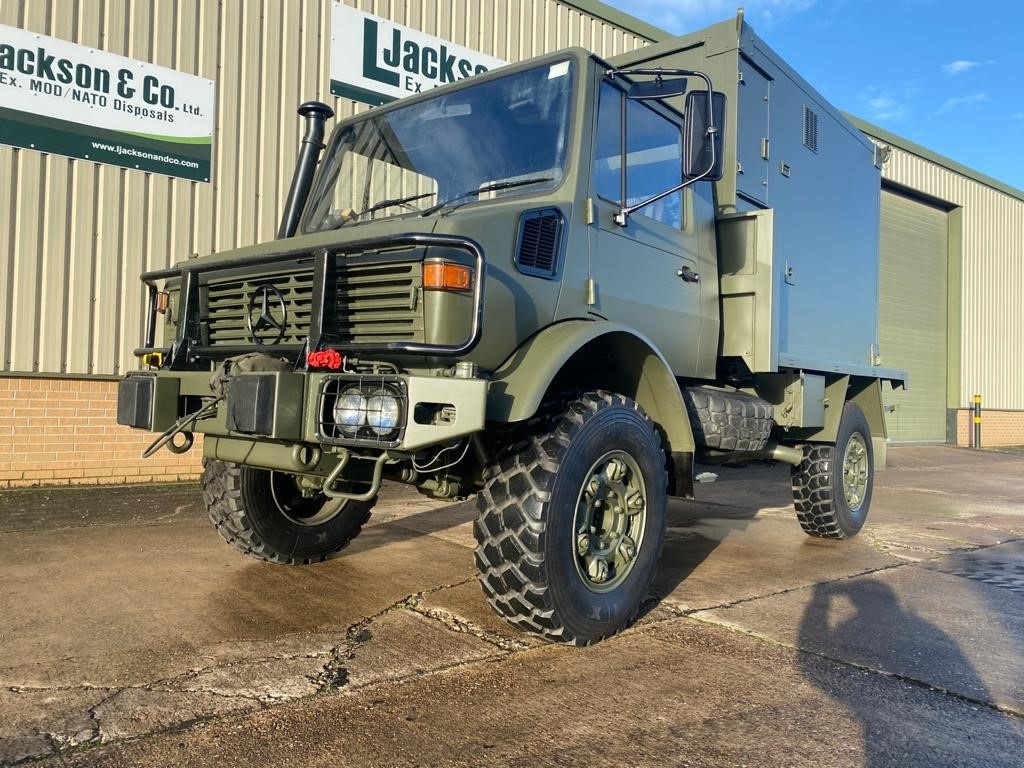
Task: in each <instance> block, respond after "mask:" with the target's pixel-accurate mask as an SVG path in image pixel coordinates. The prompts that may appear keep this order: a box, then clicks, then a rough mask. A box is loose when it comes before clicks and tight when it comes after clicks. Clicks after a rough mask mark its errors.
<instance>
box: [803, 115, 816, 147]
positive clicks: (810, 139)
mask: <svg viewBox="0 0 1024 768" xmlns="http://www.w3.org/2000/svg"><path fill="white" fill-rule="evenodd" d="M804 146H805V147H807V148H808V149H809V150H811V152H814V153H817V151H818V113H817V112H815V111H814V110H813V109H810V108H808V107H806V106H805V107H804Z"/></svg>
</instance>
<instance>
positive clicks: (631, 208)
mask: <svg viewBox="0 0 1024 768" xmlns="http://www.w3.org/2000/svg"><path fill="white" fill-rule="evenodd" d="M662 72H664V73H666V74H670V75H687V76H691V75H693V76H696V77H699V78H700V79H701V80H703V81H704V83H705V85H707V87H708V116H709V119H710V120H711V124H710V125H709V126H708V134H710V135H711V136H714V135H715V134H716V133H718V126H717V125H715V110H714V101H713V99H712V90H713V86H712V84H711V78H710V77H708V76H707V75H705V74H704V73H703V72H696V71H690V70H688V69H669V70H660V69H610V70H608V71H607V72H605V75H606V76H608V77H612V78H614V77H615V75H617V74H631V75H653V74H659V73H662ZM716 161H717V158H716V157H715V142H714V141H712V142H711V163H710V164H709V165H708V167H707V169H706V170H705V171H704V172H703V173H701V174H700V175H699V176H694V177H693V178H692V179H687V180H686V181H684V182H683V183H682V184H677V185H676V186H674V187H672V188H671V189H666V190H665V191H664V192H659V193H658V194H657V195H655V196H654V197H649V198H647V199H646V200H641V201H640V202H639V203H637V204H636V205H628V206H623V207H622V208H620V209H619V212H618V213H616V214H615V218H614V221H615V223H616V224H618V225H619V226H620V227H624V226H626V224H628V223H629V217H630V215H632V214H633V213H635V212H636V211H638V210H640V209H641V208H644V207H646V206H648V205H650V204H651V203H656V202H658V201H659V200H661V198H663V197H668V196H669V195H672V194H675V193H676V192H680V191H682V190H684V189H686V187H688V186H690V185H691V184H696V183H697V182H698V181H700V180H701V179H703V178H705V177H706V176H708V175H709V174H710V173H711V172H712V171H713V170H715V163H716ZM623 165H625V164H623ZM623 171H625V167H623Z"/></svg>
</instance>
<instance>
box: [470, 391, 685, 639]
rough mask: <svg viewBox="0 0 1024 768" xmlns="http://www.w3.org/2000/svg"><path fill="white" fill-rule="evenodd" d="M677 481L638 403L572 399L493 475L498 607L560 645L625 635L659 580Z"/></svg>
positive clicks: (489, 565)
mask: <svg viewBox="0 0 1024 768" xmlns="http://www.w3.org/2000/svg"><path fill="white" fill-rule="evenodd" d="M542 423H544V422H542ZM666 483H667V479H666V475H665V455H664V452H663V451H662V447H661V440H660V438H659V436H658V433H657V432H656V431H655V429H654V425H653V424H652V422H651V420H650V419H649V418H648V417H647V414H646V413H644V411H643V409H641V408H640V406H639V405H637V403H635V402H634V401H632V400H630V399H629V398H625V397H622V396H620V395H615V394H612V393H609V392H602V391H597V392H590V393H586V394H583V395H581V396H579V397H578V398H576V399H574V400H572V401H570V402H569V404H568V406H567V407H566V408H565V409H564V410H563V411H562V413H561V414H559V415H558V416H556V417H554V418H553V419H551V420H549V421H547V422H546V425H545V426H544V427H543V428H542V429H541V431H540V434H535V435H533V436H530V437H529V438H527V440H526V441H525V442H522V443H519V444H518V445H517V446H515V448H513V449H512V450H510V451H509V452H508V453H507V454H506V455H505V456H503V457H502V458H501V460H500V461H499V462H498V463H497V464H495V465H493V466H491V467H489V468H488V470H487V472H486V475H485V483H484V488H483V490H482V491H481V492H480V493H479V495H478V496H477V507H478V509H479V510H480V516H479V518H478V519H477V521H476V525H475V527H474V534H475V536H476V540H477V543H478V546H477V548H476V563H477V567H478V569H479V572H480V583H481V585H482V587H483V591H484V595H485V596H486V598H487V601H488V602H489V603H490V604H491V606H492V607H493V608H494V609H495V611H497V613H498V614H499V615H501V616H502V617H503V618H504V619H505V620H506V621H507V622H509V623H510V624H512V625H513V626H515V627H518V628H520V629H523V630H526V631H528V632H532V633H534V634H537V635H540V636H542V637H544V638H546V639H548V640H553V641H556V642H561V643H570V644H574V645H589V644H590V643H593V642H596V641H598V640H600V639H602V638H605V637H608V636H609V635H612V634H614V633H616V632H618V631H619V630H621V629H622V628H624V627H625V626H627V625H628V624H629V622H630V621H631V620H632V619H633V618H634V617H635V615H636V613H637V610H638V608H639V606H640V603H641V601H642V600H643V599H644V598H645V597H646V596H647V594H648V589H649V587H650V584H651V581H652V579H653V578H654V571H655V567H656V565H657V561H658V558H659V557H660V555H661V545H662V539H663V537H664V532H665V506H666V504H667V499H668V497H667V490H666Z"/></svg>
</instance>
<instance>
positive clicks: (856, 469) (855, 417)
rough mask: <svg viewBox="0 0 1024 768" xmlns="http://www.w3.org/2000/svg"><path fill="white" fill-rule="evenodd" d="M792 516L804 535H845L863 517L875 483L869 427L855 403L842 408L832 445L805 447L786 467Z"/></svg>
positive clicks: (859, 524)
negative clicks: (793, 509)
mask: <svg viewBox="0 0 1024 768" xmlns="http://www.w3.org/2000/svg"><path fill="white" fill-rule="evenodd" d="M791 474H792V478H793V504H794V506H795V507H796V516H797V520H799V521H800V527H801V528H803V529H804V533H806V534H807V535H808V536H815V537H817V538H823V539H848V538H850V537H851V536H856V535H857V532H858V531H860V529H861V528H862V527H863V526H864V522H865V520H867V516H868V509H869V508H870V506H871V491H872V488H873V486H874V479H875V466H874V451H873V450H872V447H871V429H870V428H869V427H868V421H867V419H866V418H864V414H863V412H862V411H861V409H860V408H858V407H857V406H856V405H854V404H853V403H847V404H846V405H845V406H844V407H843V416H842V419H841V420H840V422H839V434H838V435H837V436H836V444H835V445H825V444H813V445H805V446H804V460H803V461H802V462H800V464H799V466H796V467H793V468H792V470H791Z"/></svg>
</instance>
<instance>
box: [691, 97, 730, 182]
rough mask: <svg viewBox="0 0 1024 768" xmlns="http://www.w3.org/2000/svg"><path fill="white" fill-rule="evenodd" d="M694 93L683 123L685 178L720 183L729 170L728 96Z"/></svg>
mask: <svg viewBox="0 0 1024 768" xmlns="http://www.w3.org/2000/svg"><path fill="white" fill-rule="evenodd" d="M708 101H709V100H708V92H707V91H690V92H689V93H688V94H686V112H685V114H684V117H683V120H684V123H683V142H684V143H683V175H684V176H685V177H686V178H688V179H696V178H698V177H699V178H701V179H702V180H705V181H718V180H719V179H721V178H722V169H723V168H724V167H725V157H724V154H725V153H724V150H723V148H724V146H725V94H724V93H719V92H718V91H712V92H711V99H710V102H711V103H710V104H709V103H708Z"/></svg>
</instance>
